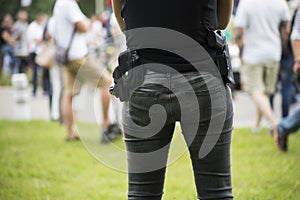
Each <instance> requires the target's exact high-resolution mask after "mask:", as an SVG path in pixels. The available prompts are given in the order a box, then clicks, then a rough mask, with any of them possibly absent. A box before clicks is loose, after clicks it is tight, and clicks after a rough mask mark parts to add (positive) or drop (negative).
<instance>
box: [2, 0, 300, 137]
mask: <svg viewBox="0 0 300 200" xmlns="http://www.w3.org/2000/svg"><path fill="white" fill-rule="evenodd" d="M242 1H245V2H246V0H235V1H234V9H233V14H232V20H231V24H230V25H229V26H228V28H227V29H226V30H225V35H226V37H227V40H228V41H229V47H230V53H231V58H232V65H233V71H234V75H235V81H236V86H235V89H242V90H246V89H245V83H244V82H246V79H247V75H248V73H247V72H246V71H245V67H244V66H246V65H247V60H246V59H245V57H247V56H245V55H244V57H243V55H242V52H241V46H240V44H239V40H238V38H237V37H238V36H239V35H238V31H237V28H244V30H243V31H244V34H248V33H247V29H248V27H242V23H241V16H243V17H245V15H244V13H243V10H242V9H239V4H241V2H242ZM108 2H109V3H108V4H107V9H106V10H105V11H103V12H101V13H100V14H95V15H92V16H91V17H90V18H89V19H87V21H88V22H87V24H89V25H88V27H89V31H88V33H87V34H86V43H87V45H88V48H89V51H90V55H91V56H93V57H94V58H95V59H97V60H99V62H102V63H104V66H106V67H107V68H108V69H110V71H112V67H113V66H116V63H115V62H116V59H112V58H115V56H116V55H117V54H118V53H119V52H120V51H121V49H122V48H124V47H121V46H122V45H124V43H122V38H121V35H122V34H120V30H119V27H118V25H117V21H116V19H115V17H114V15H113V14H112V8H111V6H112V5H111V1H108ZM285 3H286V4H287V5H288V9H289V11H288V12H289V15H290V19H289V21H290V22H293V20H292V19H293V16H295V13H296V9H297V7H298V5H299V0H289V1H286V2H285ZM257 6H259V5H257ZM243 9H244V8H243ZM257 12H258V10H257ZM252 14H253V16H255V15H256V14H257V13H252ZM14 15H15V18H16V19H15V20H14ZM14 15H11V14H10V13H7V14H5V15H4V17H3V18H2V20H1V26H0V48H1V51H0V75H1V76H9V75H12V74H15V73H26V74H28V75H29V77H30V79H31V83H32V95H33V96H36V95H37V88H38V84H39V83H41V85H42V89H43V93H44V94H45V95H49V99H50V105H51V106H50V109H51V118H52V119H54V120H57V119H59V117H60V114H59V104H60V103H59V99H60V93H61V88H62V80H61V72H60V69H59V67H58V66H57V64H53V66H41V65H39V64H38V63H37V62H36V57H37V56H39V54H40V53H41V52H42V51H43V48H46V47H45V45H44V44H45V43H46V42H49V40H50V41H51V37H49V36H48V34H47V33H48V32H49V30H47V29H50V24H49V21H50V20H49V19H51V16H48V15H47V14H44V13H40V14H38V15H37V16H36V18H35V20H33V21H32V22H29V21H28V13H27V11H25V10H20V11H19V12H18V13H16V14H15V13H14ZM270 15H271V12H270ZM237 18H238V19H237ZM243 20H244V19H243ZM237 21H239V23H238V22H237ZM237 25H238V26H240V27H237ZM258 33H259V31H257V32H256V34H258ZM290 34H291V29H290V30H289V36H290ZM289 36H288V39H287V40H286V41H282V44H281V45H282V46H281V48H282V51H281V60H280V62H279V70H278V73H277V76H276V80H277V83H276V87H275V91H272V92H271V93H268V94H267V97H268V98H269V101H270V105H271V106H272V105H273V96H274V94H275V93H276V92H280V93H281V96H282V106H281V110H282V117H283V118H284V117H287V116H288V115H289V110H290V107H291V106H292V105H293V103H295V102H297V97H299V95H298V93H299V90H298V89H299V87H297V85H296V84H295V82H294V81H293V80H294V78H293V76H294V74H293V73H292V70H291V68H292V66H293V64H294V56H293V52H292V49H291V41H290V39H289V38H290V37H289ZM255 37H256V36H255ZM265 38H268V35H267V34H266V37H265ZM244 39H245V38H244ZM258 40H260V39H259V38H258ZM264 40H265V39H262V40H260V41H262V43H263V42H264ZM265 41H266V40H265ZM53 44H54V45H55V43H54V42H53ZM243 53H245V52H243ZM248 64H249V63H248ZM252 64H253V63H252ZM40 79H41V81H39V80H40ZM248 79H249V78H248ZM255 84H256V83H255ZM251 95H252V97H254V98H253V100H254V102H255V103H257V104H258V106H257V110H258V111H257V112H258V116H257V121H256V125H255V128H254V129H253V131H254V132H259V131H260V123H261V118H262V115H263V114H264V112H265V111H264V110H263V111H262V110H260V106H261V107H266V106H263V105H262V104H261V102H259V98H260V97H257V98H255V95H253V93H252V94H251ZM256 101H257V102H256ZM264 103H265V102H264ZM259 104H261V105H259ZM265 117H266V118H267V119H268V120H269V121H270V122H273V123H275V122H274V119H273V118H274V117H273V113H271V111H266V113H265Z"/></svg>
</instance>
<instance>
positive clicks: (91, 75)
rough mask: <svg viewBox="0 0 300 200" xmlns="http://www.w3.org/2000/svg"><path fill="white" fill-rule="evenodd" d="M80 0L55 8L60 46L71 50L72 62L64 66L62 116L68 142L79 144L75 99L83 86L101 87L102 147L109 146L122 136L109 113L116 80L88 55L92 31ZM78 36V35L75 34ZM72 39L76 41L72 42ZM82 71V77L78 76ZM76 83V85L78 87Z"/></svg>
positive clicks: (59, 1)
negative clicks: (108, 144)
mask: <svg viewBox="0 0 300 200" xmlns="http://www.w3.org/2000/svg"><path fill="white" fill-rule="evenodd" d="M77 2H78V0H77V1H75V0H57V1H56V3H55V5H54V14H53V16H54V19H55V32H54V39H55V42H56V45H57V46H58V45H59V46H61V47H64V48H68V45H69V44H70V42H71V45H70V48H69V51H68V61H67V62H66V63H64V64H63V75H64V88H63V99H62V114H63V120H64V125H65V127H66V130H67V140H70V141H73V140H78V139H79V137H78V136H77V135H76V134H75V132H74V130H73V123H74V122H73V121H74V120H73V110H72V101H73V97H74V96H75V95H77V94H79V92H80V89H81V85H82V84H83V83H90V84H92V85H93V86H95V85H97V86H98V87H100V89H101V103H102V114H103V121H102V130H103V131H102V139H101V142H102V143H108V142H110V141H111V140H113V139H115V138H116V137H117V136H118V135H120V134H121V130H120V129H119V127H118V126H117V125H116V124H112V123H111V122H110V120H109V116H108V110H109V104H110V98H111V95H110V93H109V87H110V84H111V83H112V79H111V76H110V74H109V73H108V71H105V67H104V66H103V65H102V63H100V62H97V61H96V60H95V59H93V58H92V57H91V56H90V55H88V45H87V41H86V40H87V39H86V33H87V32H88V31H89V20H88V19H87V18H86V16H85V15H84V14H83V13H82V12H81V10H80V8H79V6H78V4H77ZM73 32H74V34H73ZM72 35H73V37H74V39H72ZM79 70H80V73H78V72H79ZM75 80H76V81H77V82H76V85H75V84H74V83H75Z"/></svg>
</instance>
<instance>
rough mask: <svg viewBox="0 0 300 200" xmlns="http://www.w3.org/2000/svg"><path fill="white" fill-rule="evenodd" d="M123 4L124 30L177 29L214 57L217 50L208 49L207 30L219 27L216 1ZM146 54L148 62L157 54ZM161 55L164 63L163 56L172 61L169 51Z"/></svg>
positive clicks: (128, 1)
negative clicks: (143, 28) (145, 28)
mask: <svg viewBox="0 0 300 200" xmlns="http://www.w3.org/2000/svg"><path fill="white" fill-rule="evenodd" d="M121 2H122V17H123V18H124V21H125V30H131V29H135V28H142V27H162V28H168V29H172V30H176V31H179V32H181V33H184V34H186V35H188V36H189V37H191V38H193V39H194V40H196V41H197V42H198V43H199V44H201V45H202V46H203V47H204V48H205V49H206V50H207V51H208V52H209V53H210V54H211V55H212V54H214V50H212V49H211V48H209V47H208V46H207V30H208V29H211V30H215V29H216V27H217V0H121ZM129 48H130V47H129ZM144 52H145V54H147V55H146V57H147V59H151V57H152V58H153V57H155V56H156V57H157V55H155V56H153V54H154V52H155V51H154V50H153V49H151V50H150V51H144ZM156 53H158V52H156ZM151 54H152V56H151ZM159 54H160V56H159V57H160V58H159V59H162V60H163V58H162V57H161V54H164V55H165V57H167V59H168V60H169V59H170V55H168V56H167V55H166V52H160V53H159ZM156 60H157V59H156Z"/></svg>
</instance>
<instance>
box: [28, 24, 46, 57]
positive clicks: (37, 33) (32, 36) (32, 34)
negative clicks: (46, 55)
mask: <svg viewBox="0 0 300 200" xmlns="http://www.w3.org/2000/svg"><path fill="white" fill-rule="evenodd" d="M43 33H44V25H43V24H38V23H37V22H36V21H33V22H31V23H30V24H29V26H28V29H27V32H26V38H27V46H28V51H29V52H30V53H37V54H38V53H39V52H40V50H41V45H40V44H37V43H36V41H35V40H36V39H38V40H42V39H43Z"/></svg>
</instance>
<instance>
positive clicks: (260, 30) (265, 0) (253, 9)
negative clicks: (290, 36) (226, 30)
mask: <svg viewBox="0 0 300 200" xmlns="http://www.w3.org/2000/svg"><path fill="white" fill-rule="evenodd" d="M287 9H288V8H287V4H286V2H284V1H282V0H243V1H241V2H240V4H239V7H238V12H237V16H236V21H235V25H236V26H238V27H240V26H241V27H243V28H244V49H243V61H244V62H245V63H249V64H255V63H261V62H269V61H279V59H280V56H281V39H280V23H281V22H282V21H283V20H282V19H283V18H286V19H288V18H289V17H288V16H286V14H287V13H286V10H287Z"/></svg>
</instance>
